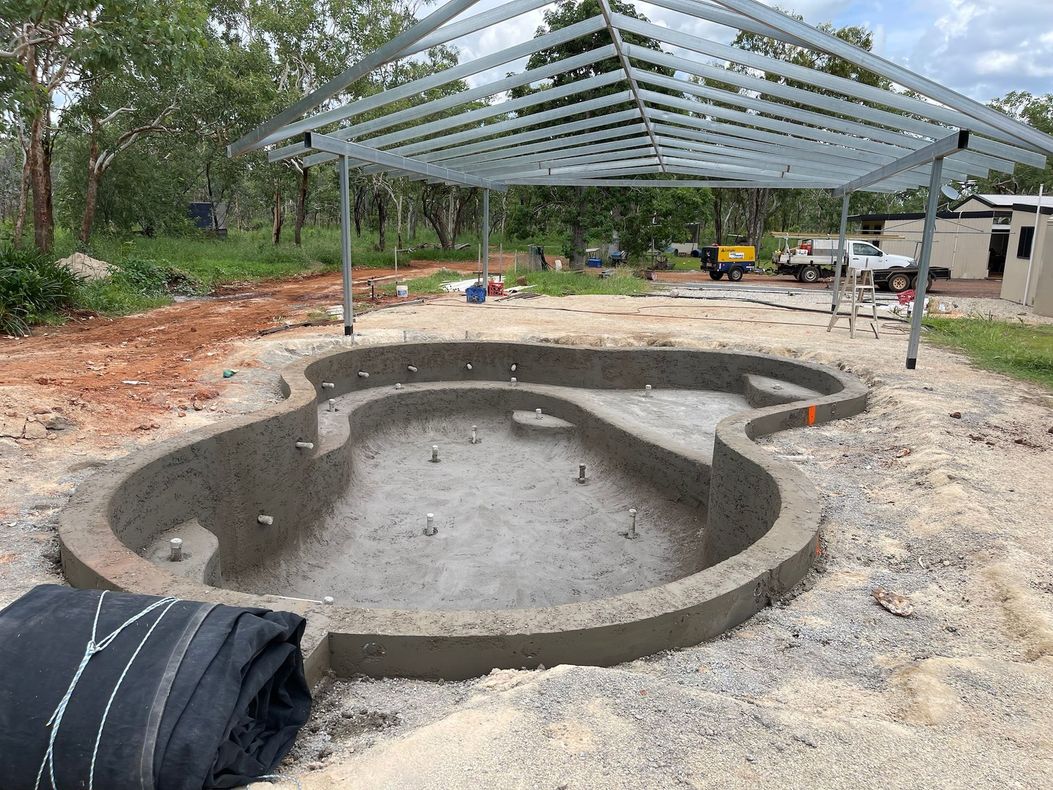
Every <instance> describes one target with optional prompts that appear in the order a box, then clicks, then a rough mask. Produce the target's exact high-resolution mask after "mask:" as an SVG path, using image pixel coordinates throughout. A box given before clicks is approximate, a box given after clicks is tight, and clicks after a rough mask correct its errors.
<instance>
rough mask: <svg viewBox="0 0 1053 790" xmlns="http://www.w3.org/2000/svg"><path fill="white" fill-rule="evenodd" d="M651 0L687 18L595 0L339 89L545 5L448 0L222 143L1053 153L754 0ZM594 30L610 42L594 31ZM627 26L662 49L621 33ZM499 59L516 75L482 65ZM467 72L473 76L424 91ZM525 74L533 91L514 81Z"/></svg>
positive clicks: (915, 164) (830, 174) (747, 183)
mask: <svg viewBox="0 0 1053 790" xmlns="http://www.w3.org/2000/svg"><path fill="white" fill-rule="evenodd" d="M648 1H649V2H650V3H651V4H652V5H656V6H660V7H662V8H664V9H667V10H668V11H670V12H672V13H674V14H677V15H682V16H684V17H686V18H690V19H685V24H684V25H677V26H672V27H663V26H660V25H656V24H654V23H651V22H648V21H645V20H642V19H638V18H635V17H631V16H627V15H626V14H623V13H617V12H615V11H614V10H613V9H612V7H611V6H610V4H609V2H608V0H600V4H599V6H600V13H599V14H597V15H596V16H594V17H592V18H589V19H585V20H583V21H581V22H578V23H575V24H574V25H571V26H568V27H566V28H561V29H558V30H553V31H550V32H547V33H545V34H543V35H540V36H537V37H533V36H531V37H529V38H526V36H527V35H528V34H527V33H524V40H522V41H520V42H519V43H516V44H514V45H512V46H508V47H505V48H504V49H502V50H500V51H497V52H492V53H489V54H486V55H483V56H481V57H478V58H475V59H470V60H465V61H462V62H459V63H457V64H456V65H454V66H451V67H449V68H447V69H444V70H442V71H440V72H438V73H435V74H429V75H426V76H424V77H420V78H418V79H415V80H412V81H409V82H405V83H403V84H396V85H388V86H384V89H383V90H380V91H376V92H374V93H372V94H371V95H365V96H362V97H361V98H348V97H351V96H354V95H355V84H356V83H357V82H358V81H359V80H361V79H362V78H364V77H366V76H368V75H369V74H371V73H372V72H374V71H375V70H376V69H378V68H380V67H381V66H384V65H385V64H388V63H392V62H394V61H397V60H400V59H404V58H408V57H411V56H413V55H415V54H417V53H420V52H422V51H425V50H426V49H428V48H429V47H433V46H437V45H439V44H445V43H453V44H456V43H457V41H458V40H459V39H462V38H463V37H465V36H467V35H473V34H478V33H480V32H481V31H485V30H487V29H488V28H490V27H492V26H495V25H510V26H518V28H520V29H524V30H528V29H529V28H528V27H527V26H524V25H523V24H522V22H521V20H520V19H519V18H520V17H522V15H523V14H526V13H528V12H532V11H536V10H537V9H540V8H544V7H545V6H548V5H550V2H549V1H548V0H509V2H505V3H503V4H501V5H498V6H496V7H493V8H490V9H487V10H484V11H481V12H475V11H474V10H473V8H472V7H473V6H474V5H475V3H476V0H449V1H448V2H446V3H444V4H443V5H441V6H439V7H437V8H436V9H435V10H434V11H432V12H431V13H430V14H428V15H427V16H425V17H424V18H423V19H421V20H420V21H418V22H416V23H415V24H413V25H411V26H410V27H409V28H408V29H407V30H405V31H404V32H403V33H401V34H399V35H398V36H396V37H395V38H393V39H392V40H391V41H389V42H388V43H387V44H385V45H383V46H382V47H380V48H379V49H378V50H376V51H375V52H373V53H372V54H370V55H369V56H367V57H366V58H364V59H363V60H362V61H360V62H359V63H356V64H353V65H351V66H350V67H349V68H348V69H347V70H345V71H344V72H343V73H342V74H341V75H340V76H339V77H337V78H335V79H333V80H331V81H329V82H328V83H326V84H325V85H323V86H321V87H320V88H318V89H317V90H315V91H313V92H311V93H309V94H307V95H306V96H304V97H303V98H302V99H300V100H299V101H297V102H295V103H294V104H292V105H291V106H290V107H288V108H287V109H286V110H284V111H282V112H281V113H278V114H277V115H276V116H274V117H273V118H271V119H270V120H268V121H267V122H265V123H263V124H261V125H260V126H259V127H257V128H256V129H253V130H251V131H250V132H248V133H247V134H245V135H244V136H243V137H241V138H240V139H239V140H237V141H236V142H234V143H232V144H231V146H230V148H229V150H230V153H231V154H232V155H236V154H240V153H244V152H248V151H252V150H260V149H268V158H269V159H270V160H272V161H277V160H281V159H286V158H290V157H300V158H301V159H302V161H303V163H304V164H305V165H307V166H311V165H316V164H321V163H324V162H328V161H332V160H337V159H341V160H346V161H348V163H349V164H350V166H351V168H353V169H356V170H360V171H362V172H366V173H385V172H386V173H391V174H394V175H397V176H400V177H406V178H411V179H425V180H428V181H440V182H445V183H451V184H460V185H465V186H477V187H483V188H487V189H503V188H505V187H506V186H507V185H510V184H552V185H569V184H582V185H587V186H604V185H606V186H617V187H624V186H633V185H639V186H698V185H702V184H704V185H706V186H729V187H757V188H821V189H829V190H832V191H835V192H836V193H837V194H843V193H844V192H845V191H851V190H855V189H865V190H872V191H879V192H895V191H901V190H904V189H911V188H915V187H921V186H925V185H927V184H929V183H930V181H931V175H932V172H933V169H934V163H935V162H936V161H937V160H938V161H939V168H938V172H939V174H940V177H941V178H943V179H944V180H951V179H955V180H964V179H966V178H975V177H983V176H985V175H987V174H988V173H989V172H991V171H996V172H1011V171H1012V170H1013V168H1014V167H1015V165H1017V164H1026V165H1030V166H1043V165H1044V164H1045V161H1046V157H1047V156H1048V155H1050V154H1053V138H1051V137H1049V136H1047V135H1045V134H1042V133H1041V132H1039V131H1038V130H1036V129H1034V128H1032V127H1030V126H1027V125H1025V124H1022V123H1020V122H1018V121H1016V120H1014V119H1012V118H1010V117H1008V116H1005V115H1002V114H1001V113H998V112H996V111H994V110H992V109H991V108H989V107H986V106H984V105H982V104H980V103H978V102H976V101H974V100H972V99H969V98H967V97H965V96H962V95H960V94H957V93H955V92H954V91H952V90H950V89H948V88H946V87H945V86H943V85H941V84H939V83H938V82H936V81H934V80H931V79H929V78H926V77H924V76H922V75H919V74H915V73H912V72H910V71H908V70H907V69H904V68H903V67H901V66H898V65H896V64H894V63H891V62H889V61H886V60H884V59H882V58H881V57H879V56H877V55H875V54H873V53H871V52H867V51H865V50H862V49H860V48H858V47H855V46H853V45H852V44H849V43H848V42H845V41H843V40H841V39H839V38H837V37H836V36H832V35H830V34H829V33H826V32H824V31H822V30H819V29H817V28H815V27H812V26H810V25H808V24H806V23H803V22H801V21H799V20H796V19H793V18H792V17H789V16H787V15H785V14H783V13H782V12H780V11H778V10H776V9H773V8H770V7H768V6H766V5H764V4H763V3H761V2H758V0H648ZM690 20H701V21H704V22H709V23H716V24H718V25H724V26H726V27H729V28H732V29H737V30H742V31H747V32H750V33H756V34H759V35H763V36H768V37H771V38H774V39H777V40H779V41H783V42H786V43H789V44H791V45H794V46H798V47H804V48H807V49H811V50H814V51H816V52H820V53H824V54H827V55H830V56H834V57H837V58H841V59H843V60H845V61H847V62H849V63H852V64H854V65H855V66H857V67H858V68H860V69H864V70H866V71H869V72H871V73H873V74H876V75H878V76H879V77H880V78H882V79H883V80H884V81H886V83H887V84H889V85H892V86H894V87H895V86H898V89H889V88H885V87H879V86H875V85H869V84H866V83H863V82H860V81H856V80H851V79H846V78H844V77H839V76H835V75H831V74H827V73H825V72H821V71H818V70H815V69H811V68H808V67H807V66H804V65H801V64H798V63H787V62H784V61H781V60H776V59H773V58H770V57H767V56H765V55H762V54H760V53H756V52H752V51H747V50H745V49H742V48H740V47H736V46H733V45H730V44H725V43H721V42H720V41H714V40H711V39H708V38H704V37H701V36H697V35H694V34H692V33H689V32H686V31H688V30H690V29H691V28H692V26H691V25H689V24H687V22H688V21H690ZM603 31H606V33H607V35H606V36H605V38H606V39H607V43H603V42H602V39H601V40H600V41H597V34H598V33H601V32H603ZM626 36H628V37H629V40H626ZM638 37H643V38H646V39H650V40H652V41H654V42H657V45H656V46H657V48H651V47H647V46H642V45H641V44H639V43H633V41H636V40H638ZM579 38H588V39H589V40H590V41H592V42H594V44H593V45H592V46H591V47H590V48H589V49H588V50H587V51H585V52H582V53H580V54H576V55H571V56H568V57H566V58H562V59H559V60H555V61H551V62H547V63H545V64H544V65H541V66H538V67H536V68H534V69H521V68H520V69H519V70H518V71H517V72H516V69H515V68H514V65H515V64H516V63H518V62H520V61H521V60H522V59H524V58H528V57H530V56H531V55H534V54H535V53H538V52H543V51H551V50H552V49H553V48H555V47H559V46H563V45H566V44H567V43H569V42H571V41H574V40H576V39H579ZM699 56H701V57H702V58H704V59H716V60H717V61H724V62H727V63H729V64H733V65H735V66H736V69H734V70H728V69H725V68H723V67H722V66H721V65H719V64H718V63H712V62H704V61H703V60H699V59H698V57H699ZM604 61H609V62H608V63H606V64H604V65H603V66H602V68H600V69H599V70H598V71H596V72H594V71H592V70H590V67H594V66H596V65H597V64H601V63H603V62H604ZM502 67H508V69H509V72H516V73H509V74H508V75H507V76H505V77H502V78H498V79H490V80H487V79H485V77H486V75H487V74H490V73H492V72H493V71H494V70H495V69H499V68H502ZM662 72H664V73H662ZM766 73H767V74H772V73H774V74H777V75H780V76H782V77H784V78H785V79H786V80H787V81H788V82H792V83H793V84H786V83H783V82H773V81H770V80H768V79H766V78H765V74H766ZM473 79H474V82H473ZM699 79H701V82H699ZM462 80H468V81H469V85H468V87H466V88H461V89H459V90H455V91H453V92H450V93H448V94H446V95H440V96H439V97H437V98H431V99H428V100H426V99H425V98H424V97H425V95H427V93H428V92H431V91H434V90H435V89H439V88H442V86H444V85H451V84H463V83H461V82H460V81H462ZM717 83H719V84H717ZM531 86H538V87H539V88H540V89H536V90H531V91H527V92H525V93H524V94H523V95H519V96H515V97H513V96H510V95H509V91H512V90H513V89H522V88H528V87H531ZM907 91H910V92H911V93H909V94H908V92H907ZM959 132H963V134H959ZM964 132H968V133H964ZM951 140H953V141H954V142H955V145H954V146H951V144H950V143H949V142H948V141H951ZM958 143H961V144H960V145H959V144H958Z"/></svg>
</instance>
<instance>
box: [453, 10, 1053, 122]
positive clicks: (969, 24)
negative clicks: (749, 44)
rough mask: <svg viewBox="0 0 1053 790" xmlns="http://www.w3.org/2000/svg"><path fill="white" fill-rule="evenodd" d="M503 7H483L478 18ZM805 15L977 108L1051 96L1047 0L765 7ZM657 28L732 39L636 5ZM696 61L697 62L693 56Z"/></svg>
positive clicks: (720, 30)
mask: <svg viewBox="0 0 1053 790" xmlns="http://www.w3.org/2000/svg"><path fill="white" fill-rule="evenodd" d="M503 2H506V0H480V2H479V3H477V4H476V5H475V6H474V7H473V8H472V9H470V10H469V11H468V12H467V13H469V14H473V13H479V12H480V11H483V10H486V9H488V8H493V7H495V6H497V5H500V4H502V3H503ZM766 2H767V3H768V4H769V5H777V6H779V7H781V8H783V9H787V10H792V11H795V12H796V13H799V14H802V15H803V16H804V18H805V20H806V21H807V22H809V23H810V24H819V23H821V22H826V21H830V22H833V23H834V24H835V25H837V26H843V25H855V24H859V25H863V26H865V27H867V28H869V29H871V30H873V31H874V42H875V43H874V51H875V52H876V53H878V54H880V55H882V56H883V57H886V58H888V59H890V60H893V61H895V62H896V63H899V64H901V65H903V66H906V67H907V68H910V69H912V70H913V71H916V72H918V73H920V74H922V75H924V76H926V77H928V78H930V79H933V80H935V81H937V82H940V83H942V84H944V85H947V86H948V87H951V88H953V89H955V90H957V91H959V92H961V93H965V94H966V95H968V96H971V97H973V98H975V99H978V100H980V101H988V100H990V99H992V98H994V97H996V96H1001V95H1003V94H1005V93H1007V92H1008V91H1010V90H1030V91H1032V92H1035V93H1047V92H1049V91H1050V90H1053V1H1051V0H1000V1H999V2H997V3H995V2H993V0H778V1H777V2H773V1H772V0H766ZM636 5H637V7H638V9H639V10H640V11H641V12H642V13H643V14H645V15H646V16H647V17H648V18H649V19H651V21H652V22H654V23H655V24H657V25H660V26H662V27H667V28H670V29H673V30H678V31H681V32H684V33H689V34H692V35H696V36H700V37H703V38H708V39H711V40H714V41H719V42H722V43H729V42H730V41H731V40H732V39H733V38H734V36H735V33H736V31H735V30H733V29H731V28H728V27H725V26H723V25H719V24H715V23H712V22H707V21H704V20H699V19H695V18H692V17H688V16H685V15H683V14H680V13H677V12H674V11H669V10H668V9H665V8H661V7H659V6H655V5H651V4H649V3H646V2H639V3H637V4H636ZM543 11H544V9H538V10H535V11H531V12H529V13H527V14H524V15H523V16H521V17H518V18H516V19H512V20H508V21H506V22H504V23H502V24H500V25H497V26H495V27H492V28H490V29H488V30H485V31H481V32H480V33H477V34H473V35H471V36H467V37H465V38H463V39H461V40H459V41H456V42H453V43H454V45H455V46H456V47H457V48H458V49H459V50H460V52H461V59H462V61H463V60H469V59H472V58H477V57H480V56H482V55H486V54H489V53H492V52H496V51H498V50H501V49H504V48H506V47H509V46H512V45H514V44H518V43H520V42H523V41H526V40H527V39H529V38H532V37H533V35H534V32H535V31H536V30H537V28H538V26H539V25H540V24H541V23H542V15H543ZM693 57H700V56H697V55H695V56H693ZM524 67H525V61H517V62H515V63H510V64H508V65H504V66H500V67H497V68H494V69H491V70H489V71H487V72H484V73H483V74H480V75H476V76H474V77H472V78H471V79H470V80H469V84H471V85H473V86H474V85H480V84H483V83H485V82H487V81H491V80H495V79H500V78H501V77H503V76H504V75H505V74H507V73H508V72H510V71H521V70H522V69H523V68H524Z"/></svg>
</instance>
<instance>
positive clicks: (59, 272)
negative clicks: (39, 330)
mask: <svg viewBox="0 0 1053 790" xmlns="http://www.w3.org/2000/svg"><path fill="white" fill-rule="evenodd" d="M79 288H80V281H79V279H78V278H77V277H76V276H75V275H74V274H73V273H72V272H70V270H69V269H67V268H66V267H64V266H59V265H57V264H56V263H55V262H54V261H53V260H51V258H50V256H44V255H40V254H38V253H37V252H35V251H33V250H28V249H15V248H14V247H10V246H6V245H5V246H3V247H0V332H2V333H3V334H5V335H15V336H21V335H27V334H29V327H30V325H32V324H38V323H48V322H51V321H53V320H54V319H55V317H56V316H57V313H58V312H59V311H60V310H63V309H66V308H69V307H72V306H73V304H74V302H75V301H76V298H77V294H78V292H79Z"/></svg>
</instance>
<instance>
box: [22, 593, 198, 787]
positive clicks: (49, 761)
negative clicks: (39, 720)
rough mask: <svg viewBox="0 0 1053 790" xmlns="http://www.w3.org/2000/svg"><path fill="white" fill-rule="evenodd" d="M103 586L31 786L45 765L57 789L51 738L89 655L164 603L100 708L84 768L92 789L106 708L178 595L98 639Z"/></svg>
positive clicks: (164, 600)
mask: <svg viewBox="0 0 1053 790" xmlns="http://www.w3.org/2000/svg"><path fill="white" fill-rule="evenodd" d="M106 593H107V590H103V591H102V593H101V594H100V595H99V601H98V604H97V605H96V607H95V619H94V620H93V621H92V624H91V637H90V638H89V639H88V643H87V645H85V647H84V655H83V656H82V657H81V660H80V664H78V666H77V670H76V671H75V672H74V673H73V679H72V680H70V683H69V686H68V687H67V688H66V693H65V694H63V695H62V699H60V700H59V703H58V705H57V706H56V707H55V711H54V713H52V714H51V718H49V719H48V720H47V723H46V724H45V725H44V726H46V727H50V728H51V734H50V736H49V738H48V748H47V751H46V752H44V759H43V760H42V761H41V763H40V770H39V771H37V781H36V784H34V785H33V790H39V788H40V780H41V779H42V778H43V776H44V769H45V768H47V769H48V778H49V780H50V782H51V790H58V784H57V783H56V781H55V741H56V739H57V738H58V733H59V729H60V728H61V727H62V717H63V716H64V715H65V714H66V707H67V706H68V705H69V702H70V700H71V699H72V698H73V692H74V691H75V690H76V688H77V684H78V683H79V682H80V679H81V676H82V675H83V674H84V670H85V669H86V668H87V666H88V663H89V662H90V661H91V659H92V657H93V656H95V655H96V654H97V653H101V652H102V651H103V650H105V649H106V648H107V647H109V646H110V645H111V644H113V641H114V640H115V639H116V638H117V637H118V636H120V634H121V632H122V631H124V629H126V628H128V627H129V626H131V625H133V624H134V623H136V622H138V621H139V620H140V619H142V618H143V617H145V616H146V615H148V614H150V612H152V611H154V610H155V609H158V608H161V607H164V609H163V611H162V612H161V613H160V614H159V615H158V616H157V619H156V620H154V622H153V623H152V624H151V625H150V627H149V628H148V629H147V631H146V633H145V634H144V635H143V638H142V639H141V640H140V641H139V644H138V646H137V647H136V648H135V651H134V652H133V653H132V656H131V658H129V659H128V663H127V664H125V666H124V670H123V671H122V672H121V675H120V677H119V678H117V682H116V683H115V684H114V687H113V691H112V692H111V693H110V698H109V700H107V702H106V707H105V708H104V709H103V713H102V719H101V720H100V721H99V730H98V733H97V734H96V736H95V748H94V749H92V752H91V768H90V769H89V772H88V790H94V786H95V761H96V759H97V757H98V753H99V743H100V742H101V741H102V731H103V728H105V726H106V719H107V717H108V716H109V715H110V708H111V707H112V705H113V700H114V698H115V697H116V696H117V691H118V690H119V689H120V687H121V684H122V683H123V682H124V678H125V676H127V674H128V670H129V669H130V668H131V666H132V664H133V663H134V662H135V659H136V658H137V657H138V655H139V653H140V651H141V650H142V649H143V645H145V644H146V640H148V639H149V638H150V635H151V634H152V633H153V632H154V629H155V628H156V627H157V624H158V623H160V622H161V620H162V619H163V618H164V616H165V615H166V614H168V610H169V609H171V608H172V606H174V605H175V604H176V603H178V601H179V599H178V598H174V597H171V596H169V597H166V598H159V599H158V600H156V601H154V602H153V603H151V604H150V605H149V606H147V607H145V608H144V609H143V610H142V611H140V612H139V613H137V614H135V615H133V616H132V617H129V618H128V619H127V620H125V621H124V622H123V623H121V624H120V625H119V626H118V627H117V628H115V629H114V630H113V631H111V632H110V633H109V634H107V635H106V636H104V637H103V638H102V639H99V638H98V630H99V615H100V614H101V613H102V602H103V600H104V599H105V598H106Z"/></svg>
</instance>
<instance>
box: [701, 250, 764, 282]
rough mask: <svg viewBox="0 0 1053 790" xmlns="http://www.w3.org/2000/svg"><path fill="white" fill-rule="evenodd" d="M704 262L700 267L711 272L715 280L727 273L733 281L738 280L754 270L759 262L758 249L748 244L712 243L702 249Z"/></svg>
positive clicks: (710, 274)
mask: <svg viewBox="0 0 1053 790" xmlns="http://www.w3.org/2000/svg"><path fill="white" fill-rule="evenodd" d="M700 257H701V259H702V263H701V265H700V266H699V268H700V269H701V270H702V271H704V272H709V276H710V277H712V278H713V279H714V280H719V279H721V278H722V277H723V276H724V275H725V274H726V275H727V276H728V279H729V280H731V281H732V282H738V281H739V280H741V279H742V275H744V274H745V273H746V272H751V271H753V267H754V265H755V264H756V263H757V250H756V248H754V247H750V246H748V245H735V246H732V245H724V244H711V245H709V246H708V247H703V248H702V250H701V255H700Z"/></svg>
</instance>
